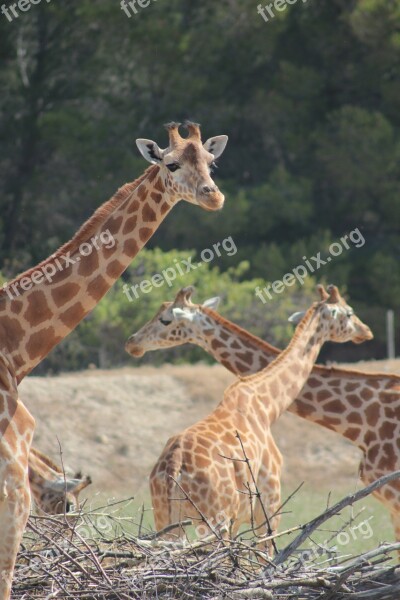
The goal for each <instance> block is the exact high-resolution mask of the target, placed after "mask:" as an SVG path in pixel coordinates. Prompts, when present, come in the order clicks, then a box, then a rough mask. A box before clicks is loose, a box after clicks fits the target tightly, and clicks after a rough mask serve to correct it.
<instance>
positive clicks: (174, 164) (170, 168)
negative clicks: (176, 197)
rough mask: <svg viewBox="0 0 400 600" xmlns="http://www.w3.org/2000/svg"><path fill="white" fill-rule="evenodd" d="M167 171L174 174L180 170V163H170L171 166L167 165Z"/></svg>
mask: <svg viewBox="0 0 400 600" xmlns="http://www.w3.org/2000/svg"><path fill="white" fill-rule="evenodd" d="M167 169H169V171H171V172H172V173H173V172H174V171H177V170H178V169H180V166H179V165H178V163H170V164H169V165H167Z"/></svg>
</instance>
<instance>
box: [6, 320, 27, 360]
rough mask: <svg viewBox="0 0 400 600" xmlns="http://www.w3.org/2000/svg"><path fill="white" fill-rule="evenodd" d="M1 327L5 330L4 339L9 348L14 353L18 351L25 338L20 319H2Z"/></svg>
mask: <svg viewBox="0 0 400 600" xmlns="http://www.w3.org/2000/svg"><path fill="white" fill-rule="evenodd" d="M1 327H2V329H3V334H2V336H1V337H2V338H3V339H4V340H7V347H8V349H9V350H10V351H11V352H12V351H13V350H16V349H17V348H18V346H19V344H20V343H21V341H22V339H23V337H24V334H25V332H24V330H23V329H22V327H21V324H20V322H19V320H18V319H14V318H10V317H2V319H1Z"/></svg>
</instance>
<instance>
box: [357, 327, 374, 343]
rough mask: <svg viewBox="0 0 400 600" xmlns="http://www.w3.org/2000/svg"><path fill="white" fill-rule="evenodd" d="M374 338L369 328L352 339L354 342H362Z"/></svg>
mask: <svg viewBox="0 0 400 600" xmlns="http://www.w3.org/2000/svg"><path fill="white" fill-rule="evenodd" d="M373 338H374V334H373V333H372V331H371V330H370V329H369V330H368V331H366V332H365V333H363V334H360V335H358V336H356V337H354V338H353V339H352V342H353V343H354V344H362V343H363V342H367V341H368V340H372V339H373Z"/></svg>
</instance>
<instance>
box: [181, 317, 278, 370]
mask: <svg viewBox="0 0 400 600" xmlns="http://www.w3.org/2000/svg"><path fill="white" fill-rule="evenodd" d="M200 310H201V313H202V317H201V321H200V325H199V326H196V327H195V328H194V329H193V332H192V333H191V334H190V342H191V343H193V344H197V345H198V346H201V347H202V348H203V350H205V351H206V352H208V353H209V354H211V356H213V357H214V359H215V360H216V361H217V362H219V363H221V364H222V365H223V366H224V367H225V368H226V369H228V370H229V371H231V373H234V374H235V375H252V374H253V373H258V371H261V369H264V367H266V366H267V365H268V364H269V363H270V362H272V361H273V360H274V359H275V358H276V357H277V356H278V355H279V350H278V349H277V348H274V346H271V345H270V344H268V343H267V342H264V341H263V340H261V339H260V338H258V337H256V336H255V335H252V334H251V333H249V332H248V331H246V330H245V329H242V327H239V326H238V325H235V323H232V321H228V319H225V318H224V317H222V316H221V315H220V314H218V313H217V312H215V311H213V310H211V309H209V308H202V307H200Z"/></svg>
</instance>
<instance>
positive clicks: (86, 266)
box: [78, 252, 99, 277]
mask: <svg viewBox="0 0 400 600" xmlns="http://www.w3.org/2000/svg"><path fill="white" fill-rule="evenodd" d="M98 267H99V257H98V253H97V252H92V254H89V256H84V257H82V258H81V262H80V263H79V267H78V275H82V276H83V277H87V276H88V275H91V274H92V273H94V271H96V270H97V269H98Z"/></svg>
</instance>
